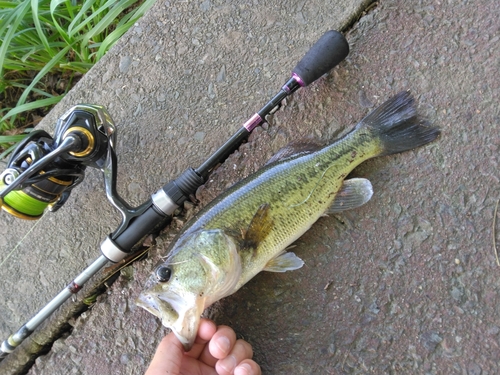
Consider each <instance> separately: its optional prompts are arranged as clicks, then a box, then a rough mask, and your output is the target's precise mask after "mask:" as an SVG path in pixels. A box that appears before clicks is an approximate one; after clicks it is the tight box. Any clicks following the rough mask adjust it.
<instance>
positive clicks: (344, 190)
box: [325, 178, 373, 214]
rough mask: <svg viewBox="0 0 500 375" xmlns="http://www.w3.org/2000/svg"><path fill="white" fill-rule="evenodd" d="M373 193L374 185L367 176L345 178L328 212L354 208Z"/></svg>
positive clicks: (366, 200) (364, 201)
mask: <svg viewBox="0 0 500 375" xmlns="http://www.w3.org/2000/svg"><path fill="white" fill-rule="evenodd" d="M372 195H373V187H372V184H371V182H370V181H369V180H367V179H366V178H351V179H350V180H345V181H344V184H343V185H342V187H341V188H340V190H339V192H338V193H337V195H336V196H335V200H334V201H333V203H332V205H331V206H330V207H329V208H328V209H327V210H326V212H325V213H326V214H335V213H338V212H342V211H347V210H352V209H353V208H358V207H360V206H362V205H364V204H365V203H366V202H368V201H369V200H370V198H371V197H372Z"/></svg>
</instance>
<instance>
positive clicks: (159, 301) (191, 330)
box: [136, 291, 205, 351]
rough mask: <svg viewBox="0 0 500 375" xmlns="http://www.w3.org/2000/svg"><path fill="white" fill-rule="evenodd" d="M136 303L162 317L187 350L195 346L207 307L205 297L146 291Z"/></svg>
mask: <svg viewBox="0 0 500 375" xmlns="http://www.w3.org/2000/svg"><path fill="white" fill-rule="evenodd" d="M136 304H137V306H140V307H142V308H143V309H145V310H146V311H148V312H150V313H151V314H153V315H155V316H157V317H158V318H160V320H161V323H162V324H163V325H164V326H165V327H167V328H170V329H171V330H172V332H174V334H175V335H176V336H177V338H178V339H179V341H180V342H181V343H182V345H183V346H184V349H185V350H186V351H189V350H190V349H191V348H192V347H193V344H194V341H195V339H196V334H197V332H198V327H199V325H200V316H201V314H202V313H203V309H204V307H205V299H204V298H196V297H193V296H191V298H189V296H188V297H186V296H185V297H181V296H179V295H177V294H174V293H168V294H166V293H154V292H152V291H146V292H143V293H141V294H140V295H139V297H138V298H137V301H136Z"/></svg>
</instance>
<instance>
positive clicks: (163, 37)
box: [0, 0, 500, 374]
mask: <svg viewBox="0 0 500 375" xmlns="http://www.w3.org/2000/svg"><path fill="white" fill-rule="evenodd" d="M368 3H369V2H366V3H362V2H359V3H355V4H351V3H350V2H349V4H347V3H346V4H341V3H336V4H324V3H323V2H320V1H313V2H307V3H305V2H295V1H294V2H287V3H286V4H285V3H274V2H273V3H272V4H261V3H259V2H252V3H250V2H246V1H239V2H227V3H226V2H216V1H204V2H200V3H197V5H196V6H193V4H192V3H188V2H158V3H157V4H156V5H155V7H154V8H153V9H152V10H151V11H150V12H149V14H148V15H146V16H145V17H144V18H143V19H142V20H141V21H140V22H139V23H138V24H137V25H136V26H135V27H134V28H133V29H132V30H131V31H130V32H129V33H128V34H127V35H126V36H125V37H124V38H123V39H122V40H121V41H120V43H119V45H117V46H116V47H115V48H114V49H113V50H112V51H111V52H110V53H108V55H107V56H106V57H105V58H104V59H103V60H102V61H101V62H100V63H99V64H98V65H97V66H96V67H95V68H94V69H92V71H91V72H89V74H87V76H86V77H85V78H84V79H83V80H82V81H81V82H80V83H79V84H78V86H77V87H76V88H75V89H74V90H72V91H71V92H70V93H69V95H68V96H67V97H66V98H65V99H64V100H63V101H62V102H61V104H60V105H58V106H57V107H56V109H55V110H54V111H52V112H51V114H50V115H49V116H48V117H47V118H46V119H45V120H44V121H43V123H42V125H41V126H42V127H44V128H47V129H50V128H51V126H52V124H53V123H54V122H55V119H56V118H57V117H58V116H59V115H61V114H62V113H63V112H64V111H65V110H66V109H67V108H68V107H70V106H72V105H73V104H75V103H79V102H93V103H99V104H102V105H104V106H106V107H107V108H108V110H109V111H110V113H111V114H112V115H113V117H114V119H115V121H116V122H117V125H118V127H119V136H118V137H119V138H118V139H119V163H120V164H119V165H120V170H119V190H120V193H121V194H123V195H124V196H125V197H126V198H127V199H129V200H131V201H132V202H133V203H135V204H138V203H140V202H141V201H143V200H144V199H146V198H147V196H148V195H149V194H151V193H152V192H154V191H155V190H156V189H158V187H160V186H161V185H163V184H164V183H165V182H167V181H169V180H170V179H172V178H175V177H176V176H177V175H178V174H179V173H180V172H182V170H184V169H185V168H186V167H187V166H196V165H198V164H199V163H200V162H201V161H203V160H204V157H205V156H206V155H209V154H210V152H211V151H213V150H215V148H216V147H217V146H218V145H220V143H221V140H222V139H226V138H227V137H228V136H229V135H231V134H232V133H233V132H234V131H235V130H236V129H237V128H238V126H240V124H242V123H243V122H244V121H245V120H246V119H247V118H248V117H250V116H251V114H252V113H253V112H254V111H255V110H257V109H259V108H260V106H262V105H263V104H264V103H265V102H266V101H267V100H268V99H269V98H270V97H271V96H272V95H273V94H274V93H275V92H276V91H277V90H278V89H279V87H281V85H282V84H283V83H284V82H285V80H286V79H287V78H288V77H289V71H290V69H291V68H292V67H293V66H294V65H295V62H296V61H297V60H298V59H299V58H300V57H301V56H302V55H303V53H304V52H305V51H306V50H307V48H308V46H310V45H311V44H312V43H313V42H314V41H315V40H316V39H317V38H318V37H319V36H320V35H321V34H322V33H323V32H324V31H326V30H328V29H331V28H334V29H343V28H345V27H346V26H347V25H349V24H350V23H351V21H352V20H354V19H356V17H357V15H359V14H360V9H363V8H365V7H366V6H367V4H368ZM499 16H500V8H499V7H498V5H496V4H495V3H494V2H491V1H487V0H477V1H470V2H462V3H460V4H455V3H449V2H447V3H441V2H440V3H436V2H433V1H422V2H420V3H418V4H412V3H409V2H406V3H401V2H397V1H389V0H387V1H381V2H380V3H379V5H378V6H377V7H376V8H375V9H372V10H371V11H370V12H369V13H368V14H365V15H364V16H363V17H361V18H360V19H359V22H357V23H356V24H355V25H354V26H353V28H352V29H351V30H349V32H348V33H347V38H348V40H349V42H350V45H351V54H350V56H349V57H348V59H347V60H346V61H345V62H343V63H342V64H341V65H340V66H339V67H338V68H336V69H335V70H334V71H333V72H331V73H330V74H329V75H328V76H327V77H324V78H322V79H321V80H319V81H318V82H317V83H316V84H315V85H314V86H311V87H308V88H307V89H305V90H301V91H299V92H298V93H296V94H295V95H294V97H293V99H292V100H290V101H289V102H288V103H287V105H286V106H285V107H284V108H283V109H282V110H280V111H279V112H278V113H277V114H275V115H274V118H273V121H272V122H271V124H270V126H269V127H267V129H266V130H259V131H258V132H256V133H255V134H254V135H252V137H251V139H250V142H248V143H247V144H246V145H244V146H243V147H242V148H241V149H240V151H239V152H237V153H235V154H234V155H232V156H231V158H230V159H229V160H228V161H227V162H226V163H225V164H224V165H223V166H222V167H221V168H219V169H218V170H217V171H216V173H214V175H213V176H212V178H211V179H210V181H209V182H208V183H207V185H206V186H205V187H204V188H203V189H201V191H200V192H199V194H198V198H199V199H200V201H201V204H202V205H203V204H206V203H207V202H208V201H209V200H210V199H211V198H212V197H214V196H216V195H217V194H218V193H220V192H222V191H223V190H224V189H225V188H226V187H227V186H229V185H230V184H232V183H233V182H234V181H237V180H238V179H240V178H242V177H244V176H246V175H248V174H249V173H251V172H253V171H255V170H256V169H258V168H259V167H260V166H261V165H262V164H263V163H265V161H266V160H267V159H268V158H269V156H270V155H272V154H273V153H274V152H275V151H277V150H278V149H279V148H280V147H281V146H283V145H285V144H286V143H288V142H289V141H291V140H293V139H296V138H299V137H305V136H310V135H311V134H313V135H314V136H315V137H316V138H320V139H322V140H323V141H327V140H329V139H332V137H333V136H334V135H335V134H336V133H337V132H338V131H339V130H342V129H344V128H345V127H348V126H349V125H351V124H353V123H355V122H357V121H358V120H359V119H361V118H362V117H363V116H364V115H365V114H366V113H367V112H368V110H369V109H370V108H372V107H373V106H375V105H376V104H380V103H381V102H382V101H384V100H385V99H387V98H388V97H389V96H391V95H393V94H395V93H397V92H398V91H400V90H404V89H411V90H412V92H413V93H414V95H415V96H416V97H417V98H418V100H419V103H420V109H421V111H422V112H423V114H425V115H426V116H427V117H428V119H429V120H430V121H431V122H432V123H434V124H438V125H439V126H440V127H441V128H442V131H443V135H442V137H441V138H440V139H439V141H438V142H436V143H434V144H432V145H429V146H427V147H425V148H423V149H421V150H417V151H414V152H409V153H406V154H403V155H397V156H391V157H387V158H381V159H376V160H373V161H370V162H368V163H366V164H364V165H363V166H361V167H360V168H359V169H358V170H357V171H356V172H355V174H356V175H359V176H363V177H366V178H369V179H370V180H371V181H372V183H373V185H374V189H375V194H374V197H373V199H372V201H371V202H370V203H369V204H367V205H366V206H364V207H362V208H360V209H358V210H355V211H351V212H347V213H345V214H342V215H338V216H335V217H329V218H324V219H321V220H320V221H319V222H318V223H317V224H316V225H315V226H314V227H313V228H312V229H311V231H309V232H308V233H307V234H306V235H304V236H303V237H302V238H301V239H299V241H297V248H296V249H295V251H296V253H297V254H298V255H299V256H301V257H302V258H303V259H304V260H305V262H306V266H305V267H303V268H302V269H301V270H298V271H295V272H290V273H286V274H283V275H276V274H262V275H259V276H258V277H256V278H255V279H254V280H253V281H252V282H250V283H249V284H248V285H247V286H245V287H244V288H243V289H242V290H240V291H239V292H238V293H237V294H235V295H234V296H231V297H229V298H227V299H225V300H224V301H222V302H221V303H219V304H218V305H217V306H216V307H215V308H214V309H212V311H211V314H212V316H214V317H215V319H216V321H217V322H218V323H225V324H230V325H231V326H233V327H234V328H235V329H236V331H237V333H238V334H239V335H241V336H243V337H244V338H245V339H247V340H248V341H249V342H251V343H252V345H253V346H254V350H255V359H256V360H257V361H258V362H259V363H260V364H261V365H262V367H263V369H264V370H265V373H271V374H291V373H292V374H311V373H321V374H330V373H331V374H342V373H353V374H354V373H377V374H379V373H422V374H424V373H425V374H455V373H467V374H494V373H497V372H498V365H497V358H498V356H499V354H500V353H499V333H500V321H499V318H498V316H499V314H498V313H499V311H498V306H499V298H498V292H499V282H498V277H496V276H497V273H498V272H499V267H498V266H497V265H496V263H495V256H494V251H493V248H492V235H493V233H492V223H493V212H494V208H495V204H496V202H497V200H498V199H499V197H500V189H499V186H498V181H499V176H498V150H499V147H500V146H499V145H500V138H499V137H498V126H499V125H498V124H499V119H500V115H499V110H498V99H499V81H498V79H497V75H498V69H499V67H500V53H499V52H498V51H499V49H498V45H499V26H498V21H497V20H498V19H499ZM167 114H168V116H167ZM179 155H181V156H182V157H179ZM181 219H182V217H181ZM0 220H2V226H1V227H0V231H2V244H1V246H2V250H3V249H9V250H10V249H12V248H13V246H14V245H15V244H16V243H17V242H18V241H19V239H21V238H23V237H24V235H25V234H26V233H27V232H28V230H30V229H31V227H32V223H23V222H19V221H18V220H14V219H11V218H9V217H7V216H6V215H2V216H1V218H0ZM116 225H117V217H116V214H115V212H114V211H113V210H112V209H111V208H110V207H109V205H108V204H107V202H105V197H104V194H103V191H102V184H101V176H100V173H99V172H97V171H94V172H91V173H89V175H88V177H87V178H86V180H85V182H84V183H83V184H82V185H81V186H80V187H79V188H78V189H77V190H76V191H75V192H74V194H73V196H72V198H71V201H70V202H68V204H67V205H66V206H65V207H64V208H63V209H62V210H61V211H60V212H58V213H55V214H48V215H46V216H45V217H44V218H43V219H42V221H41V222H40V223H39V224H38V225H37V226H36V227H35V228H34V229H33V230H32V231H31V232H30V234H29V236H28V237H27V238H26V239H24V240H23V241H22V243H21V245H20V246H19V248H18V250H17V251H16V252H15V253H14V254H13V255H12V257H11V258H10V259H9V263H8V267H5V266H4V267H0V273H1V274H2V279H3V280H4V287H3V288H2V293H3V296H2V297H3V298H2V300H3V301H5V303H3V304H2V305H1V306H0V314H1V316H2V319H1V320H0V332H2V335H3V336H5V337H6V336H7V335H8V334H9V333H10V332H11V331H13V330H16V329H17V328H18V327H19V326H20V325H21V324H22V323H23V322H24V321H25V320H26V319H27V318H29V317H30V316H31V315H32V314H33V313H34V312H36V311H37V310H38V309H39V308H40V306H42V305H43V303H44V302H45V301H46V300H47V299H48V298H50V297H51V296H52V295H54V294H55V293H56V292H57V291H58V290H59V289H60V288H62V287H63V286H64V285H65V284H66V283H67V282H68V281H69V280H71V278H72V277H73V276H74V275H75V274H76V273H78V271H79V270H81V269H82V266H85V265H86V264H88V263H89V262H90V261H91V260H92V259H93V258H95V257H96V256H97V255H98V250H97V249H98V245H99V243H100V241H102V239H103V238H104V237H105V236H106V235H107V234H108V233H109V232H111V231H112V230H113V229H114V228H115V227H116ZM180 225H182V220H180V219H179V220H176V221H175V222H174V225H173V226H171V227H170V228H168V229H167V230H166V231H165V232H164V233H163V234H162V236H160V237H159V238H158V245H157V247H155V248H154V249H153V250H152V252H151V256H150V257H149V259H148V260H146V261H143V262H141V263H137V264H135V265H134V266H133V268H131V269H129V270H128V272H126V275H125V276H126V277H121V278H120V279H119V280H118V281H117V282H116V283H115V284H114V285H113V286H112V287H111V288H110V289H109V290H108V291H107V293H106V294H104V295H103V296H102V297H100V298H99V299H98V303H97V304H96V305H95V306H94V307H93V308H92V309H91V310H89V311H88V312H86V313H85V315H84V316H83V317H81V318H79V319H77V320H76V321H75V322H73V325H74V326H75V328H74V329H73V332H72V333H71V335H69V336H68V337H66V338H63V339H61V340H58V341H57V342H56V343H55V345H54V346H53V349H52V351H51V352H50V353H49V354H48V355H46V356H44V357H40V358H39V359H38V360H37V362H36V364H35V366H34V367H33V368H32V369H31V370H30V373H31V374H59V373H60V374H63V373H64V374H67V373H76V374H100V373H120V374H139V373H142V372H143V371H144V369H145V368H146V366H147V364H148V363H149V360H150V358H151V353H152V352H153V351H154V348H155V347H156V345H157V343H158V342H159V340H160V339H161V337H162V335H163V334H164V332H165V331H164V329H163V328H162V327H161V326H160V324H159V323H158V322H157V321H156V319H155V318H154V317H152V316H150V315H149V314H147V313H146V312H143V311H141V310H139V309H138V308H136V307H135V306H134V304H133V300H134V299H135V296H136V295H137V293H138V292H139V291H140V289H141V286H142V284H143V282H144V280H145V278H146V277H147V276H148V274H149V272H150V270H151V268H152V267H153V265H154V264H155V262H156V260H157V259H158V258H159V257H160V256H161V255H162V254H163V253H162V250H163V249H164V248H165V247H166V244H167V243H168V241H169V240H170V239H171V237H172V236H173V235H174V234H175V232H176V230H178V228H179V226H180ZM7 251H8V250H3V253H5V252H7ZM35 297H36V298H35ZM103 353H104V354H103ZM16 366H18V364H14V361H13V360H12V361H10V362H7V361H4V363H2V364H0V371H2V373H4V372H5V373H16V371H18V370H17V369H18V368H19V367H16Z"/></svg>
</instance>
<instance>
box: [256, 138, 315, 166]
mask: <svg viewBox="0 0 500 375" xmlns="http://www.w3.org/2000/svg"><path fill="white" fill-rule="evenodd" d="M322 147H323V145H322V144H320V143H319V142H315V141H313V140H309V139H304V140H301V141H295V142H291V143H289V144H287V145H286V146H284V147H282V148H280V149H279V150H278V152H276V154H274V155H273V156H272V157H271V159H269V160H268V161H267V163H266V165H267V164H271V163H274V162H277V161H280V160H283V159H287V158H290V157H292V156H295V155H305V154H310V153H312V152H315V151H318V150H319V149H320V148H322Z"/></svg>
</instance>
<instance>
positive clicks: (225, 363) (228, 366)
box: [219, 355, 236, 374]
mask: <svg viewBox="0 0 500 375" xmlns="http://www.w3.org/2000/svg"><path fill="white" fill-rule="evenodd" d="M219 366H220V367H222V368H223V369H224V370H225V371H226V372H227V373H229V374H232V373H233V370H234V368H235V367H236V358H235V357H234V355H230V356H229V357H226V358H224V359H221V360H220V361H219Z"/></svg>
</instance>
